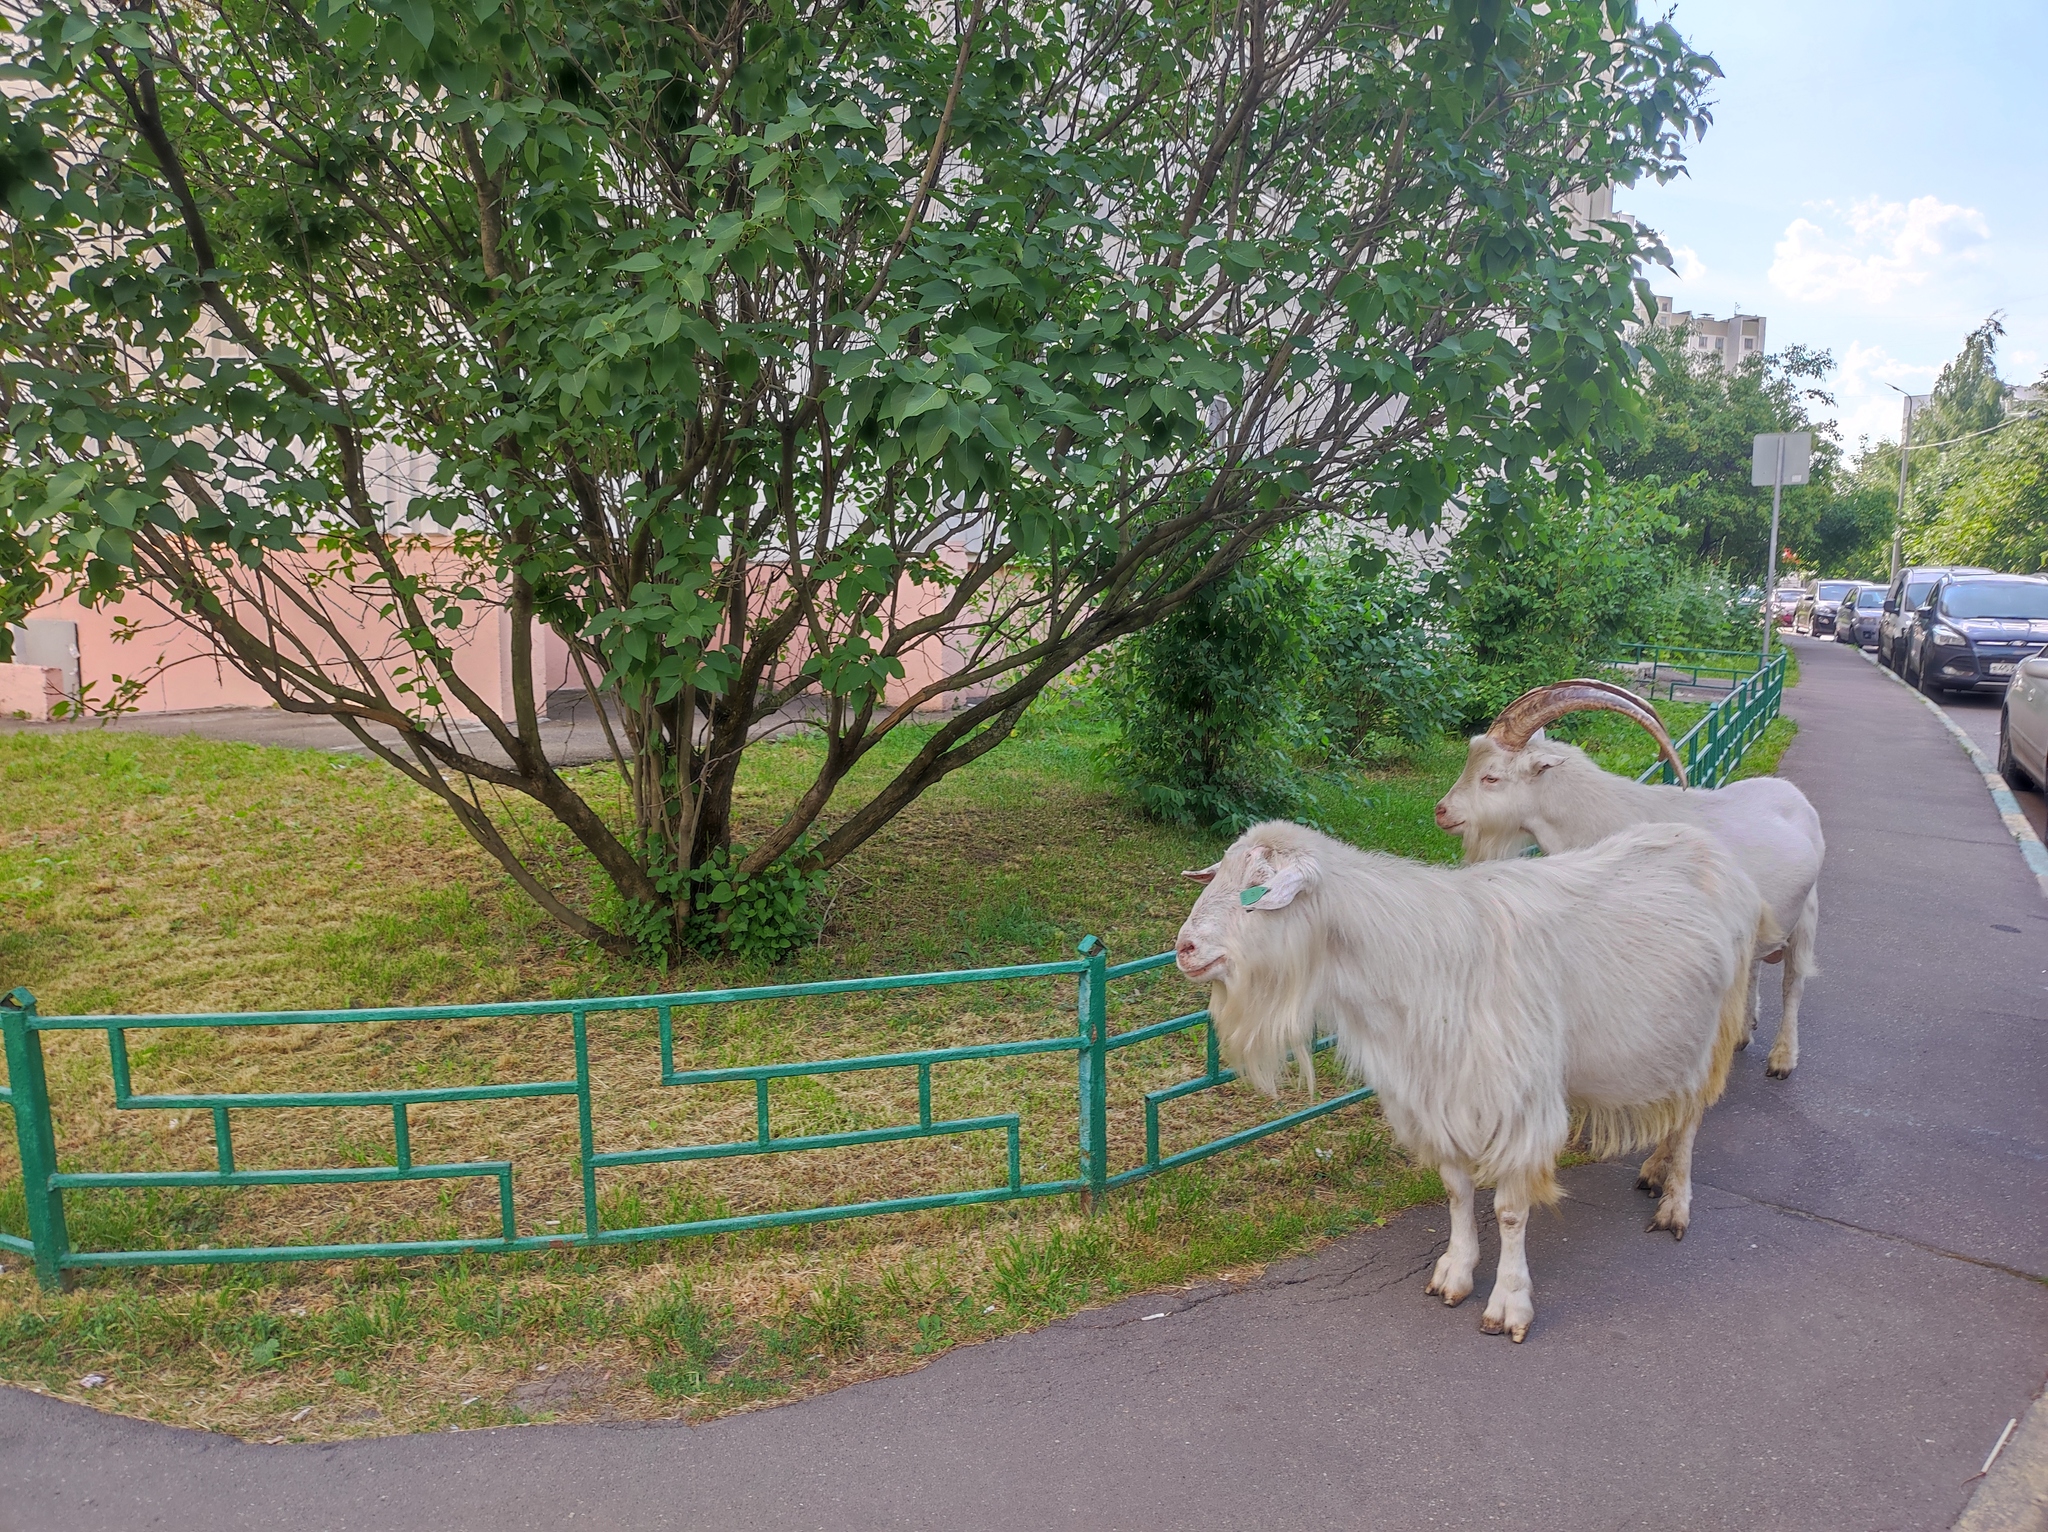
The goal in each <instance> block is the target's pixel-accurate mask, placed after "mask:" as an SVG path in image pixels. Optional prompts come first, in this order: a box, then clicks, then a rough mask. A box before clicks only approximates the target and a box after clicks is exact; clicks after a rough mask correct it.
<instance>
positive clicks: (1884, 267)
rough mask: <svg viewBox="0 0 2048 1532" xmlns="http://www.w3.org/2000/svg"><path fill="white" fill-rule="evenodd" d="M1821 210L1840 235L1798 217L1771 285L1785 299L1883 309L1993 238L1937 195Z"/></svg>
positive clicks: (1972, 212)
mask: <svg viewBox="0 0 2048 1532" xmlns="http://www.w3.org/2000/svg"><path fill="white" fill-rule="evenodd" d="M1825 211H1826V213H1827V214H1828V215H1829V217H1830V219H1831V221H1832V222H1834V223H1835V224H1836V225H1837V226H1838V227H1839V228H1840V229H1841V232H1840V233H1834V232H1831V231H1830V230H1829V229H1827V228H1823V227H1822V226H1821V225H1820V224H1817V223H1814V222H1813V221H1812V220H1810V219H1806V218H1795V219H1793V220H1792V222H1791V223H1790V224H1789V225H1787V226H1786V229H1785V237H1784V238H1783V239H1781V240H1779V241H1778V244H1777V251H1776V254H1777V259H1776V260H1775V261H1773V262H1772V263H1771V271H1770V278H1771V285H1772V286H1773V287H1775V288H1776V289H1777V290H1778V291H1779V292H1781V293H1784V294H1785V295H1786V296H1787V297H1789V298H1793V299H1795V300H1800V301H1807V302H1816V303H1829V302H1834V301H1837V300H1843V299H1846V300H1849V301H1852V302H1857V303H1861V304H1863V305H1865V306H1868V307H1872V308H1883V307H1885V306H1887V305H1889V304H1890V303H1891V302H1892V300H1893V299H1895V298H1897V297H1898V296H1899V295H1900V294H1901V293H1903V292H1906V291H1907V290H1908V289H1912V288H1918V287H1921V286H1923V285H1925V284H1926V283H1927V282H1928V281H1929V280H1931V279H1932V278H1934V277H1936V276H1941V275H1945V274H1947V273H1948V272H1950V271H1952V270H1953V269H1954V268H1955V267H1957V266H1959V265H1963V264H1965V263H1967V262H1969V261H1971V260H1973V259H1974V258H1975V257H1976V256H1977V255H1978V254H1979V253H1980V251H1981V248H1982V246H1983V244H1984V243H1985V241H1987V240H1989V239H1990V237H1991V229H1990V226H1989V225H1988V224H1987V223H1986V222H1985V221H1984V215H1983V214H1982V213H1980V212H1978V211H1977V210H1976V209H1975V208H1968V207H1958V206H1957V205H1956V204H1954V203H1952V202H1943V201H1942V200H1941V199H1940V198H1939V197H1915V198H1914V199H1913V200H1912V201H1911V202H1884V201H1880V200H1879V199H1877V198H1875V197H1873V198H1870V199H1868V200H1866V201H1863V202H1858V203H1855V204H1853V205H1851V206H1850V207H1849V208H1847V209H1846V210H1845V209H1843V208H1840V207H1837V206H1835V205H1834V204H1832V203H1829V204H1826V205H1825Z"/></svg>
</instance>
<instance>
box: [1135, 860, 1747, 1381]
mask: <svg viewBox="0 0 2048 1532" xmlns="http://www.w3.org/2000/svg"><path fill="white" fill-rule="evenodd" d="M1187 876H1189V877H1191V878H1193V879H1195V880H1196V881H1197V882H1200V883H1205V884H1207V885H1208V886H1207V887H1206V888H1205V889H1204V890H1203V892H1202V895H1201V897H1200V898H1198V899H1197V900H1196V901H1195V907H1194V909H1193V911H1192V912H1191V913H1190V914H1189V915H1188V918H1187V921H1186V923H1185V924H1183V925H1182V926H1181V928H1180V941H1179V944H1178V950H1177V953H1176V957H1177V960H1178V962H1179V964H1180V970H1181V972H1182V973H1183V974H1185V975H1186V976H1187V977H1188V978H1189V979H1192V980H1194V981H1195V982H1196V983H1198V984H1206V985H1208V986H1209V1014H1210V1016H1211V1017H1212V1018H1213V1020H1214V1021H1215V1024H1216V1036H1217V1041H1218V1043H1219V1044H1220V1046H1221V1049H1222V1053H1223V1055H1224V1057H1225V1058H1226V1059H1227V1060H1228V1061H1229V1063H1230V1065H1231V1067H1232V1068H1234V1069H1236V1070H1237V1071H1238V1073H1239V1074H1240V1075H1241V1076H1242V1077H1243V1078H1244V1079H1245V1080H1247V1081H1249V1082H1250V1083H1251V1084H1252V1085H1254V1086H1256V1087H1257V1088H1258V1089H1260V1090H1262V1091H1265V1092H1266V1093H1268V1094H1269V1095H1270V1094H1272V1093H1274V1091H1275V1090H1276V1089H1277V1086H1278V1082H1279V1079H1280V1076H1281V1072H1282V1070H1283V1068H1284V1065H1285V1061H1286V1058H1287V1055H1288V1053H1289V1052H1290V1051H1292V1053H1293V1054H1294V1056H1295V1058H1296V1059H1297V1060H1301V1061H1303V1067H1306V1061H1307V1060H1308V1059H1309V1058H1310V1049H1311V1047H1312V1045H1313V1043H1314V1040H1315V1034H1316V1032H1317V1030H1318V1028H1319V1027H1320V1029H1321V1030H1323V1031H1326V1032H1330V1033H1333V1034H1334V1035H1335V1037H1336V1046H1337V1056H1338V1058H1339V1059H1340V1060H1341V1061H1342V1062H1343V1064H1344V1065H1345V1066H1346V1068H1347V1069H1348V1070H1349V1071H1350V1072H1351V1073H1352V1074H1353V1075H1355V1076H1357V1077H1359V1078H1361V1079H1363V1080H1365V1081H1367V1082H1368V1083H1370V1084H1371V1085H1373V1086H1374V1087H1375V1088H1376V1089H1377V1090H1378V1092H1379V1098H1380V1102H1381V1104H1382V1106H1383V1107H1384V1108H1385V1111H1386V1115H1387V1121H1388V1123H1389V1124H1390V1125H1391V1126H1392V1128H1393V1130H1394V1133H1395V1134H1396V1136H1397V1137H1398V1138H1399V1139H1400V1141H1401V1143H1402V1144H1403V1145H1404V1146H1405V1147H1406V1148H1407V1149H1408V1150H1409V1152H1410V1153H1412V1154H1414V1155H1416V1156H1418V1157H1419V1158H1421V1159H1422V1160H1424V1161H1425V1162H1427V1163H1430V1164H1434V1165H1435V1166H1436V1167H1437V1168H1438V1170H1439V1171H1440V1172H1441V1173H1442V1175H1443V1180H1444V1188H1445V1190H1446V1191H1447V1192H1448V1193H1449V1195H1450V1205H1451V1240H1450V1246H1449V1248H1448V1249H1447V1250H1446V1251H1445V1252H1444V1255H1443V1258H1442V1259H1441V1260H1439V1261H1438V1262H1437V1264H1436V1271H1435V1274H1434V1275H1433V1276H1432V1277H1431V1278H1430V1282H1429V1288H1428V1290H1429V1291H1430V1292H1431V1293H1435V1294H1439V1295H1441V1296H1442V1298H1443V1300H1444V1302H1445V1303H1447V1304H1453V1305H1455V1304H1457V1303H1459V1302H1461V1301H1462V1300H1463V1299H1464V1298H1465V1296H1466V1295H1467V1294H1468V1293H1470V1292H1471V1291H1472V1275H1473V1268H1474V1267H1475V1266H1476V1265H1477V1263H1478V1260H1479V1232H1478V1225H1477V1222H1476V1220H1475V1218H1474V1215H1473V1207H1472V1194H1473V1186H1474V1184H1475V1183H1484V1182H1489V1181H1490V1182H1492V1183H1493V1185H1494V1187H1495V1188H1496V1191H1495V1195H1494V1210H1495V1212H1496V1214H1497V1215H1498V1218H1499V1222H1500V1269H1499V1273H1498V1276H1497V1278H1496V1280H1495V1284H1494V1289H1493V1295H1492V1297H1491V1298H1490V1299H1488V1301H1487V1305H1486V1313H1485V1315H1484V1316H1483V1317H1482V1319H1481V1320H1480V1328H1481V1329H1482V1330H1485V1331H1487V1332H1488V1333H1489V1334H1495V1335H1497V1334H1499V1333H1500V1332H1501V1331H1502V1330H1505V1331H1506V1332H1507V1333H1508V1334H1509V1335H1511V1336H1513V1337H1514V1338H1515V1339H1516V1340H1518V1341H1519V1340H1521V1339H1522V1338H1523V1337H1524V1336H1525V1335H1527V1334H1528V1331H1529V1322H1530V1321H1531V1320H1532V1319H1533V1318H1534V1317H1535V1313H1536V1309H1535V1304H1534V1301H1533V1296H1532V1292H1531V1289H1530V1285H1529V1263H1528V1257H1527V1254H1526V1250H1525V1246H1524V1236H1525V1234H1526V1231H1527V1226H1528V1218H1529V1209H1530V1207H1531V1205H1532V1204H1535V1203H1551V1202H1555V1201H1556V1199H1557V1197H1558V1196H1559V1190H1558V1186H1557V1178H1556V1166H1557V1155H1558V1151H1559V1150H1561V1149H1563V1148H1564V1146H1565V1143H1566V1141H1567V1139H1568V1138H1569V1137H1570V1135H1571V1133H1572V1130H1573V1125H1574V1122H1575V1121H1576V1122H1577V1123H1578V1124H1579V1126H1580V1128H1581V1130H1582V1131H1583V1132H1584V1134H1585V1136H1586V1139H1587V1141H1588V1142H1589V1144H1590V1146H1591V1148H1592V1149H1593V1152H1594V1153H1596V1154H1601V1155H1609V1154H1617V1153H1620V1152H1622V1151H1624V1150H1626V1149H1629V1148H1631V1147H1635V1146H1643V1145H1655V1146H1656V1147H1655V1149H1654V1152H1653V1153H1652V1154H1651V1156H1650V1158H1649V1160H1648V1161H1646V1162H1645V1163H1644V1166H1643V1175H1644V1176H1645V1177H1646V1178H1649V1179H1653V1180H1655V1181H1657V1182H1658V1183H1659V1185H1660V1187H1661V1189H1662V1194H1663V1201H1662V1203H1661V1205H1660V1206H1659V1207H1658V1209H1657V1214H1656V1217H1655V1218H1654V1219H1653V1220H1652V1221H1651V1224H1650V1227H1651V1228H1652V1229H1669V1230H1670V1231H1671V1232H1672V1234H1673V1235H1675V1236H1676V1237H1678V1238H1680V1239H1683V1238H1684V1237H1685V1230H1686V1225H1687V1223H1688V1222H1689V1221H1690V1218H1691V1211H1692V1144H1693V1135H1694V1133H1695V1132H1696V1131H1697V1130H1698V1128H1699V1123H1700V1118H1701V1116H1702V1114H1704V1113H1705V1111H1706V1109H1707V1107H1708V1106H1709V1105H1711V1104H1712V1103H1713V1101H1714V1099H1715V1098H1716V1097H1718V1096H1719V1095H1720V1093H1721V1087H1722V1085H1723V1084H1724V1083H1725V1081H1726V1080H1727V1076H1728V1060H1729V1058H1730V1056H1731V1055H1732V1054H1733V1053H1734V1050H1735V1047H1736V1045H1737V1043H1738V1042H1740V1041H1741V1037H1742V1028H1743V1024H1744V1004H1743V997H1744V991H1745V989H1746V987H1747V986H1746V982H1745V981H1746V978H1747V975H1748V973H1749V965H1750V960H1751V957H1752V955H1753V953H1754V950H1755V944H1756V940H1757V937H1758V932H1759V926H1760V924H1765V923H1767V922H1768V920H1769V915H1768V912H1767V911H1766V909H1765V907H1764V902H1763V897H1762V896H1761V895H1760V894H1759V893H1758V892H1757V889H1756V885H1755V884H1754V883H1752V882H1751V881H1750V880H1749V878H1748V876H1747V875H1746V874H1744V872H1743V871H1742V869H1741V868H1740V867H1739V866H1738V865H1736V863H1735V860H1734V859H1733V858H1732V857H1730V856H1729V854H1728V853H1727V851H1726V850H1725V849H1723V848H1722V846H1721V845H1720V844H1719V843H1718V842H1717V841H1715V840H1714V839H1713V837H1711V836H1709V835H1706V834H1704V833H1702V832H1701V831H1698V830H1694V829H1690V828H1688V827H1686V826H1684V825H1654V826H1647V827H1644V828H1641V829H1635V830H1630V831H1627V832H1625V833H1623V834H1620V835H1617V836H1615V837H1614V838H1613V839H1611V840H1609V841H1606V842H1605V843H1603V844H1601V845H1599V846H1596V847H1594V848H1593V849H1592V850H1590V851H1581V852H1575V853H1572V854H1570V855H1566V856H1557V857H1545V858H1543V859H1541V860H1537V861H1509V862H1495V863H1489V864H1486V865H1483V866H1476V867H1461V868H1447V867H1429V866H1424V865H1422V864H1421V863H1417V862H1406V861H1402V860H1400V859H1399V858H1396V857H1390V856H1381V855H1376V854H1373V853H1369V852H1363V851H1356V850H1353V849H1352V848H1351V847H1349V846H1346V845H1343V844H1341V843H1340V842H1337V841H1334V840H1331V839H1330V838H1329V837H1328V836H1325V835H1319V834H1317V833H1316V832H1315V831H1314V830H1309V829H1304V828H1303V827H1302V826H1300V825H1295V824H1287V823H1283V822H1279V821H1274V822H1271V823H1267V824H1262V825H1255V826H1253V827H1252V828H1251V829H1249V830H1247V831H1246V832H1245V833H1244V834H1243V835H1242V836H1241V837H1239V839H1238V841H1237V843H1236V844H1235V845H1233V846H1232V847H1231V848H1230V850H1229V851H1228V852H1227V853H1225V855H1224V857H1223V860H1222V861H1220V862H1218V863H1216V865H1215V866H1213V867H1206V868H1204V869H1202V870H1201V871H1200V872H1191V873H1189V874H1187ZM1767 934H1768V935H1771V936H1774V935H1775V932H1767Z"/></svg>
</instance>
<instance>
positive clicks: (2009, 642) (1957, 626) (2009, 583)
mask: <svg viewBox="0 0 2048 1532" xmlns="http://www.w3.org/2000/svg"><path fill="white" fill-rule="evenodd" d="M2043 644H2048V579H2044V578H2042V577H2041V576H2039V575H1991V574H1987V575H1974V574H1972V575H1944V576H1943V577H1942V578H1941V579H1939V580H1937V581H1935V583H1934V589H1933V591H1932V592H1931V593H1930V594H1929V596H1928V598H1927V604H1926V605H1925V606H1923V607H1921V608H1920V610H1919V611H1917V612H1915V613H1914V614H1913V626H1912V629H1911V630H1910V632H1909V634H1908V638H1907V648H1906V672H1905V674H1906V679H1907V680H1908V681H1910V682H1912V683H1913V685H1915V686H1917V687H1919V688H1920V689H1921V690H1922V691H1924V692H1926V693H1927V694H1928V695H1929V696H1934V695H1936V694H1938V693H1940V692H1945V691H1950V690H1954V691H1972V690H1976V689H1979V688H1983V689H1986V690H1992V689H1996V690H2000V691H2002V690H2004V689H2005V685H2006V683H2007V682H2009V681H2010V680H2011V679H2012V673H2013V671H2015V670H2016V669H2018V668H2019V662H2020V661H2021V660H2023V659H2025V658H2026V657H2027V656H2028V655H2030V654H2033V653H2035V652H2036V651H2038V650H2039V649H2040V648H2041V646H2042V645H2043Z"/></svg>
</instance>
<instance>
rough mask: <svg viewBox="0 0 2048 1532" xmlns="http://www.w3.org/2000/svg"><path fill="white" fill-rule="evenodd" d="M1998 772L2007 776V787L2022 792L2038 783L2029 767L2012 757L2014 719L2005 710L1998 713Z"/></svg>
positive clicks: (2004, 776)
mask: <svg viewBox="0 0 2048 1532" xmlns="http://www.w3.org/2000/svg"><path fill="white" fill-rule="evenodd" d="M1998 774H1999V775H2000V776H2001V777H2003V778H2005V785H2006V786H2007V787H2011V788H2016V789H2018V790H2019V791H2021V792H2025V791H2026V790H2027V789H2029V788H2031V787H2033V786H2035V785H2036V784H2035V782H2034V779H2033V778H2032V777H2031V776H2029V775H2028V774H2027V769H2026V768H2025V767H2024V766H2022V765H2020V763H2019V762H2018V761H2016V760H2014V759H2013V758H2012V721H2011V717H2010V715H2009V714H2007V713H2005V712H2004V711H2003V710H2001V711H2000V713H1999V715H1998Z"/></svg>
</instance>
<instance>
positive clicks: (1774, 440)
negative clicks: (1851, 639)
mask: <svg viewBox="0 0 2048 1532" xmlns="http://www.w3.org/2000/svg"><path fill="white" fill-rule="evenodd" d="M1812 463H1813V433H1812V432H1811V431H1776V432H1772V433H1770V434H1769V435H1764V436H1758V437H1756V438H1755V439H1754V440H1753V441H1751V443H1750V459H1749V482H1750V484H1751V485H1752V486H1754V487H1756V488H1758V489H1761V488H1762V487H1763V486H1764V485H1766V484H1768V485H1770V486H1771V547H1770V552H1769V553H1768V554H1767V555H1766V557H1765V559H1764V642H1763V662H1764V663H1765V664H1766V665H1768V664H1770V662H1771V639H1772V638H1773V637H1774V636H1775V635H1776V633H1777V631H1778V512H1779V508H1780V506H1781V505H1782V503H1783V501H1784V498H1785V486H1786V485H1787V484H1804V483H1805V482H1806V478H1807V473H1808V470H1809V469H1810V468H1811V466H1812Z"/></svg>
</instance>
